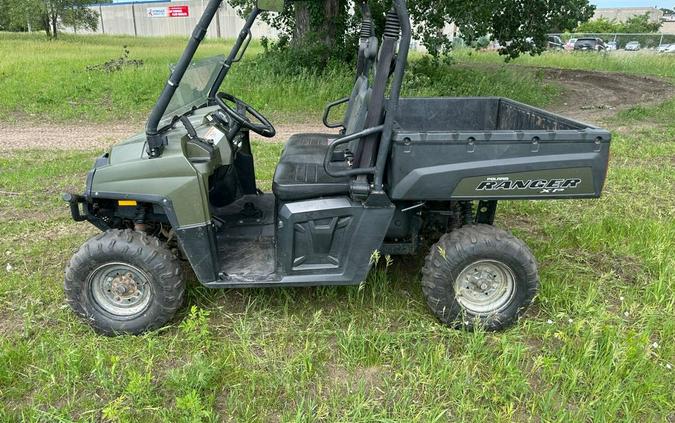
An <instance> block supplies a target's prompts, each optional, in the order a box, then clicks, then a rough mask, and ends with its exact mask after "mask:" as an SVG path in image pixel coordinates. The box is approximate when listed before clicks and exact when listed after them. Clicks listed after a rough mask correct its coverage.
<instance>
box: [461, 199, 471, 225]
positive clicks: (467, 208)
mask: <svg viewBox="0 0 675 423" xmlns="http://www.w3.org/2000/svg"><path fill="white" fill-rule="evenodd" d="M460 207H461V208H462V220H463V224H464V225H472V224H473V201H462V202H460Z"/></svg>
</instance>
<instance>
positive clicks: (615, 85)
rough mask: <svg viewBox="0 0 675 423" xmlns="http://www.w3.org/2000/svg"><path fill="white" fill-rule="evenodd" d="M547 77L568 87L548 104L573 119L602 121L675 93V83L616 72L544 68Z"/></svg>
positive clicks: (655, 102) (552, 109)
mask: <svg viewBox="0 0 675 423" xmlns="http://www.w3.org/2000/svg"><path fill="white" fill-rule="evenodd" d="M541 71H542V72H544V80H546V81H548V82H554V83H559V84H561V85H563V86H564V92H563V95H562V96H561V97H560V98H559V99H558V100H556V102H555V103H554V104H553V105H551V106H550V107H548V109H550V110H551V111H554V112H557V113H561V114H563V115H565V116H568V117H571V118H573V119H578V120H581V121H583V122H588V123H601V122H602V121H603V120H604V119H606V118H607V117H609V116H612V115H614V114H616V113H617V112H618V111H620V110H624V109H628V108H630V107H633V106H636V105H650V104H652V105H653V104H658V103H661V102H663V101H665V100H667V99H668V98H670V97H673V96H675V86H673V85H672V84H670V83H668V82H666V81H664V80H662V79H658V78H654V77H648V76H641V75H628V74H623V73H615V72H591V71H582V70H569V69H550V68H541Z"/></svg>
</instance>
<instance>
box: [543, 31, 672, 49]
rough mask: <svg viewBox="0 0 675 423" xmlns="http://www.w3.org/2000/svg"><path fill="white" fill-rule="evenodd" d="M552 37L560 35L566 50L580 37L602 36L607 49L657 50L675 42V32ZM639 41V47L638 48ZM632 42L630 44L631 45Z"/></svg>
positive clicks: (564, 34)
mask: <svg viewBox="0 0 675 423" xmlns="http://www.w3.org/2000/svg"><path fill="white" fill-rule="evenodd" d="M549 35H550V37H560V39H561V40H562V43H563V46H564V48H565V49H566V50H573V49H574V41H576V40H578V39H579V38H600V39H602V40H603V41H604V43H605V45H606V46H607V50H610V51H611V50H626V47H627V46H628V50H629V51H638V50H646V51H650V50H651V51H656V50H657V49H658V48H659V47H661V49H663V48H664V47H665V46H668V45H671V44H675V34H663V33H648V34H645V33H635V34H631V33H586V32H583V33H568V32H567V33H563V34H549ZM636 43H637V48H636ZM629 44H630V45H629Z"/></svg>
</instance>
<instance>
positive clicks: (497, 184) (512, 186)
mask: <svg viewBox="0 0 675 423" xmlns="http://www.w3.org/2000/svg"><path fill="white" fill-rule="evenodd" d="M579 184H581V179H579V178H570V179H526V180H511V179H509V178H507V177H494V178H486V179H485V180H484V181H482V182H481V183H479V184H478V186H477V187H476V190H477V191H511V190H520V189H529V190H537V191H539V192H540V193H556V192H564V191H565V190H566V189H568V188H577V187H578V186H579Z"/></svg>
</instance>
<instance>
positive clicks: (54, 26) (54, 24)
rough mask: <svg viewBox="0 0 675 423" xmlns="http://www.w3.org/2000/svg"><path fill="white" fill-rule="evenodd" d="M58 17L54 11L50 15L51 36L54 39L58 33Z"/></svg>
mask: <svg viewBox="0 0 675 423" xmlns="http://www.w3.org/2000/svg"><path fill="white" fill-rule="evenodd" d="M58 19H59V17H58V16H57V15H56V13H54V14H53V15H52V37H53V38H54V39H56V36H57V34H58V32H57V30H58Z"/></svg>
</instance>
